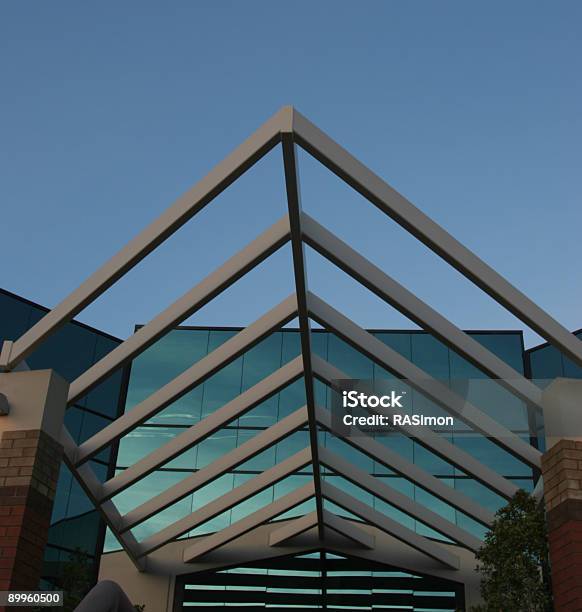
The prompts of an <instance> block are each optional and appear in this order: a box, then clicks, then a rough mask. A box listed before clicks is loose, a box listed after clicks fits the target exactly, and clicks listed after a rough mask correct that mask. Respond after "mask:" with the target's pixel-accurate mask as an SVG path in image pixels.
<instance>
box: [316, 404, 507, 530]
mask: <svg viewBox="0 0 582 612" xmlns="http://www.w3.org/2000/svg"><path fill="white" fill-rule="evenodd" d="M316 414H317V420H318V422H319V423H320V424H321V425H322V426H323V427H325V428H326V429H328V430H329V431H332V416H331V413H330V412H329V410H326V409H325V408H321V407H319V406H318V407H317V411H316ZM335 435H336V436H337V437H339V438H341V439H342V440H343V441H344V442H345V443H346V444H349V445H350V446H352V447H353V448H355V449H357V450H359V451H361V452H362V453H364V454H365V455H367V456H368V457H370V458H371V459H373V460H375V461H377V462H378V463H381V464H382V465H383V466H384V467H386V468H388V469H389V470H393V471H394V472H396V473H397V474H400V476H403V477H404V478H406V479H408V480H410V481H411V482H413V483H414V484H416V485H418V486H419V487H420V488H422V489H424V490H425V491H428V492H429V493H430V494H431V495H434V496H435V497H438V498H439V499H440V500H442V501H444V502H445V503H447V504H449V505H450V506H452V507H453V508H456V509H457V510H459V511H461V512H463V513H464V514H466V515H467V516H470V517H471V518H473V519H475V520H476V521H477V522H478V523H481V524H482V525H485V527H490V526H491V525H492V524H493V520H494V519H495V516H494V514H493V512H490V511H489V510H487V509H486V508H484V507H483V506H480V505H479V504H478V503H476V502H474V501H473V500H472V499H471V498H470V497H467V496H466V495H463V494H462V493H460V492H459V491H457V490H456V489H454V488H453V487H449V486H448V485H446V484H445V483H443V482H442V481H441V480H440V479H439V478H436V477H435V476H433V475H432V474H429V473H428V472H427V471H425V470H423V469H422V468H421V467H419V466H418V465H416V464H415V463H412V461H408V460H407V459H405V458H404V457H403V456H402V455H400V454H399V453H396V452H394V451H392V450H390V448H389V447H388V446H387V445H385V444H380V443H379V442H376V440H374V439H373V438H371V437H369V436H342V435H341V434H340V432H336V433H335Z"/></svg>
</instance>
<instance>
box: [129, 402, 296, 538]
mask: <svg viewBox="0 0 582 612" xmlns="http://www.w3.org/2000/svg"><path fill="white" fill-rule="evenodd" d="M306 424H307V410H306V409H305V408H300V409H299V410H296V411H295V412H293V413H291V414H290V415H289V416H288V417H286V418H284V419H282V420H281V421H279V422H278V423H275V424H274V425H271V427H269V428H268V429H265V430H264V431H262V432H261V433H259V434H257V435H256V436H254V437H253V438H251V439H250V440H248V441H247V442H245V443H244V444H242V445H241V446H238V447H237V448H234V449H233V450H231V451H230V452H229V453H226V454H225V455H223V456H222V457H220V458H218V459H216V460H215V461H213V462H212V463H210V464H209V465H207V466H205V467H203V468H201V469H200V470H198V471H196V472H193V473H192V474H191V475H190V476H187V477H186V478H184V479H183V480H180V481H179V482H177V483H176V484H174V485H173V486H171V487H169V488H168V489H166V490H165V491H163V492H162V493H160V494H159V495H156V496H154V497H152V498H150V499H149V500H148V501H147V502H145V503H143V504H142V505H141V506H138V507H137V508H134V509H133V510H131V511H130V512H128V513H127V514H125V515H124V516H123V517H122V519H121V523H120V525H119V530H120V531H121V532H124V531H127V530H128V529H131V528H132V527H134V526H135V525H137V524H138V523H141V522H142V521H145V520H146V519H148V518H150V517H152V516H153V515H154V514H157V513H158V512H161V511H162V510H165V509H166V508H168V507H169V506H171V505H173V504H175V503H176V502H178V501H180V500H181V499H184V497H186V496H188V495H190V494H191V493H194V492H195V491H197V490H198V489H201V488H202V487H203V486H205V485H207V484H210V483H212V482H213V481H214V480H216V479H217V478H220V477H221V476H222V475H223V474H226V473H227V472H230V471H231V470H234V469H236V468H237V467H238V466H239V465H242V464H243V463H245V461H248V460H249V459H252V458H253V457H255V456H256V455H258V454H259V453H261V452H263V451H264V450H266V449H268V448H270V447H271V446H273V445H274V444H276V443H277V442H279V441H280V440H282V439H283V438H286V437H287V436H289V435H291V434H293V433H295V432H296V431H297V430H299V429H301V427H304V426H305V425H306Z"/></svg>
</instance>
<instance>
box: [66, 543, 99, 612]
mask: <svg viewBox="0 0 582 612" xmlns="http://www.w3.org/2000/svg"><path fill="white" fill-rule="evenodd" d="M93 583H94V579H93V568H92V566H91V560H90V557H89V555H88V554H87V553H86V552H84V551H82V550H81V549H80V548H77V549H76V550H75V552H73V553H71V554H70V555H69V560H68V561H67V562H66V563H64V564H63V576H62V583H61V584H62V589H63V592H64V593H63V595H64V606H63V608H64V610H63V612H69V610H70V611H71V612H72V611H73V610H74V609H75V608H76V607H77V606H78V605H79V604H80V603H81V600H82V599H83V597H85V595H86V594H87V592H88V591H89V590H90V589H91V587H92V586H93Z"/></svg>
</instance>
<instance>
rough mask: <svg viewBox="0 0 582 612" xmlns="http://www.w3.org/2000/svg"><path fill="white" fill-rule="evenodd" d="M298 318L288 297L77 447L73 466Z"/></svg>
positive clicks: (294, 306) (294, 301)
mask: <svg viewBox="0 0 582 612" xmlns="http://www.w3.org/2000/svg"><path fill="white" fill-rule="evenodd" d="M296 315H297V299H296V297H295V295H291V296H290V297H288V298H287V299H285V300H283V302H281V303H280V304H279V305H278V306H275V308H273V309H272V310H270V311H269V312H268V313H266V314H265V315H263V316H262V317H261V318H259V319H257V320H256V321H255V322H254V323H252V324H251V325H249V326H248V327H246V328H245V329H243V330H242V331H240V332H239V333H238V334H236V336H234V337H232V338H230V340H227V341H226V342H225V343H224V344H221V345H220V346H219V347H217V348H216V349H214V351H212V353H210V354H208V355H207V356H206V357H203V358H202V359H201V360H200V361H198V362H197V363H195V364H194V365H193V366H191V367H190V368H188V369H187V370H185V371H184V372H182V374H179V375H178V376H176V378H174V379H173V380H171V381H170V382H169V383H167V384H166V385H164V386H163V387H162V388H161V389H158V390H157V391H156V392H155V393H152V395H150V396H149V397H148V398H146V399H145V400H143V401H142V402H140V403H139V404H138V405H137V406H135V407H134V408H133V409H132V410H131V411H130V412H126V413H125V414H123V415H122V416H120V417H118V418H117V419H116V420H115V421H113V423H111V424H110V425H108V426H107V427H104V428H103V429H102V430H101V431H99V432H97V433H96V434H95V435H93V436H92V437H91V438H89V439H88V440H87V441H85V442H84V443H83V444H81V445H80V446H79V451H78V455H77V460H76V464H77V465H79V464H80V463H82V462H84V461H87V460H88V459H90V458H91V457H92V456H94V455H95V454H97V453H98V452H99V451H101V450H102V449H103V448H105V447H106V446H107V445H108V444H111V442H113V441H114V440H116V439H117V438H120V437H121V436H123V435H124V434H126V433H127V432H128V431H130V430H131V429H133V428H134V427H137V426H138V425H140V424H141V423H143V422H144V421H146V420H147V419H149V418H151V417H152V416H154V415H155V414H157V413H158V412H160V410H163V409H164V408H165V407H166V406H169V405H170V404H171V403H172V402H175V401H176V400H177V399H179V398H180V397H182V395H184V394H185V393H188V391H190V390H191V389H193V388H194V387H196V386H197V385H199V384H200V383H202V382H204V381H205V380H206V379H208V378H210V377H211V376H212V375H213V374H215V373H216V372H218V371H219V370H220V369H221V368H223V367H224V366H226V365H228V364H229V363H231V362H232V361H234V360H235V359H236V358H237V357H239V356H240V355H242V354H243V353H244V352H246V351H248V350H249V349H250V348H252V347H253V346H255V344H258V343H259V342H260V341H261V340H262V339H263V338H265V337H266V336H268V335H269V334H270V333H271V332H273V331H274V330H275V329H278V328H279V327H281V326H283V325H285V324H286V323H288V322H289V321H291V320H293V319H294V318H295V317H296Z"/></svg>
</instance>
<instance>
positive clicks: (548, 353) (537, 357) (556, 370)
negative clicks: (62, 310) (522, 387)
mask: <svg viewBox="0 0 582 612" xmlns="http://www.w3.org/2000/svg"><path fill="white" fill-rule="evenodd" d="M529 360H530V367H531V376H532V378H539V379H552V378H556V377H558V376H564V365H563V363H562V355H561V353H560V352H559V351H558V350H557V349H555V348H554V347H553V346H545V347H544V348H541V349H538V350H536V351H531V352H530V353H529Z"/></svg>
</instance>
